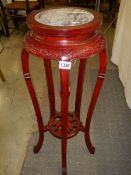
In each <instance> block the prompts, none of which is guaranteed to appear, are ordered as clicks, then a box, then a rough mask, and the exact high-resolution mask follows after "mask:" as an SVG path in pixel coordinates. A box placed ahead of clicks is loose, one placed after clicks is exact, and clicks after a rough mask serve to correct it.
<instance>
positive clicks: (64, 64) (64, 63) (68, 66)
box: [59, 61, 71, 69]
mask: <svg viewBox="0 0 131 175" xmlns="http://www.w3.org/2000/svg"><path fill="white" fill-rule="evenodd" d="M59 69H71V62H67V61H59Z"/></svg>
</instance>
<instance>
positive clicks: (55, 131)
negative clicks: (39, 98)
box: [44, 112, 84, 139]
mask: <svg viewBox="0 0 131 175" xmlns="http://www.w3.org/2000/svg"><path fill="white" fill-rule="evenodd" d="M46 131H50V133H51V134H52V135H53V136H55V137H57V138H59V139H61V138H62V126H61V114H60V113H56V114H55V115H54V116H53V117H51V119H50V120H49V122H48V125H47V126H45V127H44V132H46ZM79 131H84V127H83V125H82V122H81V121H80V119H79V117H78V116H77V114H76V113H75V112H72V113H71V112H69V113H68V119H67V138H68V139H69V138H72V137H74V136H75V135H77V134H78V132H79Z"/></svg>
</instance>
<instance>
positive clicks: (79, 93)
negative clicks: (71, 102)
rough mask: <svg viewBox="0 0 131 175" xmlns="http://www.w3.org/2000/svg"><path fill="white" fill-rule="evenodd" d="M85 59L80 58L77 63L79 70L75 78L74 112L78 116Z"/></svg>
mask: <svg viewBox="0 0 131 175" xmlns="http://www.w3.org/2000/svg"><path fill="white" fill-rule="evenodd" d="M86 63H87V60H86V59H83V60H80V64H79V72H78V80H77V90H76V101H75V112H76V113H77V115H78V117H80V108H81V99H82V91H83V82H84V75H85V70H86Z"/></svg>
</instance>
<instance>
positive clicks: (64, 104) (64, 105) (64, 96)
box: [60, 69, 70, 175]
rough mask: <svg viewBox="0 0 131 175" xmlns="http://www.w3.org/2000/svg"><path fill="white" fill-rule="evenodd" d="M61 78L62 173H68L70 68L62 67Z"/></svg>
mask: <svg viewBox="0 0 131 175" xmlns="http://www.w3.org/2000/svg"><path fill="white" fill-rule="evenodd" d="M60 79H61V127H62V128H61V129H62V143H61V144H62V145H61V146H62V148H61V151H62V175H67V163H66V152H67V122H68V116H67V114H68V100H69V95H70V92H69V70H63V69H60Z"/></svg>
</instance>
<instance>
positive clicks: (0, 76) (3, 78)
mask: <svg viewBox="0 0 131 175" xmlns="http://www.w3.org/2000/svg"><path fill="white" fill-rule="evenodd" d="M0 78H1V79H2V81H5V77H4V75H3V73H2V71H1V70H0Z"/></svg>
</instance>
